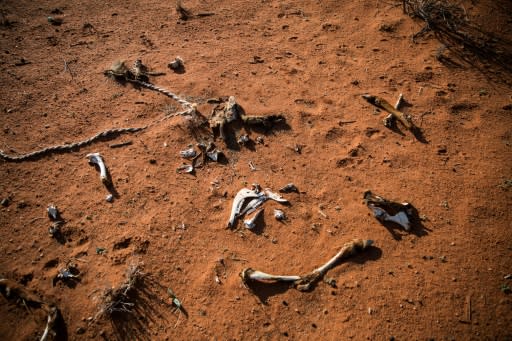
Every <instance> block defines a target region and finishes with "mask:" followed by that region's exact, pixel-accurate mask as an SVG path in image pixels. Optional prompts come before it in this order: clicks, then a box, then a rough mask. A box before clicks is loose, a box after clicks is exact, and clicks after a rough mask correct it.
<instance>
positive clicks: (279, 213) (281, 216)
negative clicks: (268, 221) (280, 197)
mask: <svg viewBox="0 0 512 341" xmlns="http://www.w3.org/2000/svg"><path fill="white" fill-rule="evenodd" d="M274 218H276V219H277V220H279V221H283V220H286V215H285V214H284V212H283V211H281V210H278V209H275V210H274Z"/></svg>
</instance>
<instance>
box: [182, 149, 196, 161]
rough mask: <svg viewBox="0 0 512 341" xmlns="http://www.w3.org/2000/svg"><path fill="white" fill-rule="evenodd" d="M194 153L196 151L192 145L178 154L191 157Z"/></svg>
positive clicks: (186, 157)
mask: <svg viewBox="0 0 512 341" xmlns="http://www.w3.org/2000/svg"><path fill="white" fill-rule="evenodd" d="M196 155H197V153H196V151H195V150H194V148H193V147H190V148H188V149H185V150H182V151H180V156H181V157H182V158H184V159H191V158H193V157H194V156H196Z"/></svg>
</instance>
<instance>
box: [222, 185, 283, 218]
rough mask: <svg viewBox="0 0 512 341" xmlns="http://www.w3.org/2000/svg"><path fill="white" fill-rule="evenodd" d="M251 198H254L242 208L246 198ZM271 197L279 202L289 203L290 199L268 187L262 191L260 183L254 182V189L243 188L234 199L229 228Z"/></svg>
mask: <svg viewBox="0 0 512 341" xmlns="http://www.w3.org/2000/svg"><path fill="white" fill-rule="evenodd" d="M251 198H252V200H251V201H249V203H248V204H247V205H246V206H245V208H244V209H242V206H243V205H244V202H245V200H246V199H251ZM269 199H271V200H274V201H277V202H279V203H288V200H286V199H284V198H283V197H281V196H280V195H279V194H276V193H274V192H272V191H270V190H269V189H268V188H267V189H265V191H264V192H261V191H260V188H259V185H258V184H254V189H253V190H250V189H247V188H243V189H241V190H240V191H239V192H238V193H237V195H236V196H235V200H234V201H233V207H232V209H231V215H230V217H229V221H228V228H232V227H233V226H234V225H235V221H236V219H237V218H238V217H241V216H243V215H244V214H246V213H247V214H249V213H252V212H254V211H255V210H256V209H257V208H258V207H259V206H261V205H262V204H263V203H264V202H265V201H267V200H269Z"/></svg>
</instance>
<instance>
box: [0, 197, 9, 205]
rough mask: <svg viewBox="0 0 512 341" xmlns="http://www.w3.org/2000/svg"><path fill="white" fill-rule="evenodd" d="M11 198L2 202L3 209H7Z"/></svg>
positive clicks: (0, 203) (0, 202)
mask: <svg viewBox="0 0 512 341" xmlns="http://www.w3.org/2000/svg"><path fill="white" fill-rule="evenodd" d="M9 202H10V200H9V198H3V199H2V201H0V205H2V206H3V207H7V206H9Z"/></svg>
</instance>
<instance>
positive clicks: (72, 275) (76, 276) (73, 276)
mask: <svg viewBox="0 0 512 341" xmlns="http://www.w3.org/2000/svg"><path fill="white" fill-rule="evenodd" d="M58 281H63V282H64V283H66V284H67V285H75V284H76V282H79V281H80V271H79V270H78V268H77V267H76V266H75V265H74V264H71V263H70V264H68V265H67V266H66V267H65V268H63V269H60V270H59V273H58V274H57V276H55V277H54V278H53V280H52V283H53V286H55V285H56V284H57V282H58Z"/></svg>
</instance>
